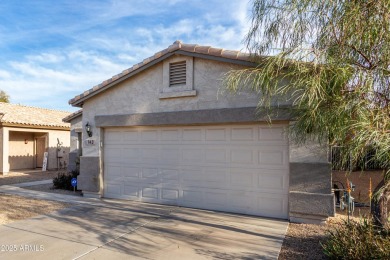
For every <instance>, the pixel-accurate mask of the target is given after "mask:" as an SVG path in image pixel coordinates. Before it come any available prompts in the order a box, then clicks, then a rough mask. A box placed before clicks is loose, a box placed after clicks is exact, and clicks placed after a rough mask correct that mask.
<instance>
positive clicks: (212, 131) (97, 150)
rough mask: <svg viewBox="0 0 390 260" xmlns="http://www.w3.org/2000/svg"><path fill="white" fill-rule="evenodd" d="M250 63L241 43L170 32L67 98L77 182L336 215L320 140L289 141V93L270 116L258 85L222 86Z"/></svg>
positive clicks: (154, 195)
mask: <svg viewBox="0 0 390 260" xmlns="http://www.w3.org/2000/svg"><path fill="white" fill-rule="evenodd" d="M253 66H256V64H254V63H252V62H251V59H250V57H249V55H248V54H245V53H241V52H238V51H229V50H223V49H218V48H213V47H210V46H199V45H193V44H184V43H182V42H180V41H176V42H174V43H173V45H171V46H169V47H168V48H167V49H164V50H162V51H160V52H158V53H156V54H155V55H153V56H151V57H149V58H147V59H145V60H144V61H143V62H141V63H139V64H136V65H134V66H133V67H131V68H129V69H127V70H125V71H123V72H122V73H120V74H118V75H116V76H113V77H112V78H110V79H108V80H106V81H104V82H102V83H101V84H100V85H97V86H95V87H93V88H92V89H90V90H87V91H85V92H84V93H82V94H81V95H78V96H76V97H75V98H73V99H71V100H70V101H69V103H70V104H71V105H73V106H77V107H82V109H83V112H82V127H83V134H82V138H83V142H82V147H83V148H82V149H83V151H82V156H81V158H80V176H79V177H78V188H79V189H81V190H82V191H83V193H84V195H85V196H94V197H101V196H103V197H106V198H119V199H126V200H135V201H142V202H152V203H159V204H170V205H179V206H185V207H194V208H201V209H212V210H220V211H226V212H235V213H243V214H249V215H258V216H266V217H274V218H281V219H290V220H291V221H297V222H321V221H323V220H325V219H326V218H327V217H328V216H332V215H333V214H334V197H333V194H332V192H331V171H330V165H329V163H328V162H327V154H326V149H325V148H324V149H321V147H319V146H318V145H316V144H313V145H310V146H308V147H300V146H297V145H294V144H292V143H291V142H289V140H288V137H287V135H286V134H285V129H286V127H287V126H288V125H289V124H290V117H289V115H288V114H287V113H286V112H285V109H283V106H282V105H288V102H287V101H284V102H283V100H279V105H281V106H280V107H276V108H275V111H274V112H275V116H274V117H273V121H272V122H273V124H272V126H270V125H269V124H268V123H267V120H268V117H267V114H265V113H261V111H260V113H259V114H256V112H255V110H256V106H257V104H258V96H257V95H256V94H254V93H249V92H242V93H240V95H234V94H230V93H226V91H223V90H224V88H223V86H221V79H222V77H223V75H224V73H226V72H228V71H229V70H231V69H240V68H245V67H253ZM68 122H69V120H68ZM70 122H71V121H70ZM86 125H88V126H90V127H91V130H90V131H89V134H90V135H91V137H89V136H88V135H87V132H86Z"/></svg>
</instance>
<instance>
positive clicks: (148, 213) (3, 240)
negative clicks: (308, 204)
mask: <svg viewBox="0 0 390 260" xmlns="http://www.w3.org/2000/svg"><path fill="white" fill-rule="evenodd" d="M287 225H288V223H287V222H286V221H278V220H273V219H266V218H258V217H249V216H242V215H235V214H228V213H220V212H213V211H205V210H196V209H188V208H180V207H173V206H160V205H154V204H147V203H136V202H128V201H126V202H124V201H117V200H107V201H96V202H92V203H89V204H78V205H75V206H73V207H71V208H67V209H64V210H61V211H58V212H55V213H54V214H50V215H45V216H39V217H35V218H31V219H27V220H23V221H18V222H14V223H11V224H7V225H2V226H0V245H1V251H0V258H1V259H25V258H28V259H29V260H31V259H277V257H278V254H279V251H280V248H281V245H282V242H283V239H284V235H285V232H286V229H287Z"/></svg>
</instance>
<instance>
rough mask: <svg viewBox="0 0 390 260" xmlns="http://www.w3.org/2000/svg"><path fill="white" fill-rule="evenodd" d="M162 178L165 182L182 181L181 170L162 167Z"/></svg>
mask: <svg viewBox="0 0 390 260" xmlns="http://www.w3.org/2000/svg"><path fill="white" fill-rule="evenodd" d="M160 172H161V178H162V181H163V182H165V181H166V182H176V183H179V182H180V171H179V170H178V169H164V168H160Z"/></svg>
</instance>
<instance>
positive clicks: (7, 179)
mask: <svg viewBox="0 0 390 260" xmlns="http://www.w3.org/2000/svg"><path fill="white" fill-rule="evenodd" d="M56 176H57V171H46V172H42V171H19V172H10V173H8V174H7V175H0V185H11V184H16V183H22V182H31V181H42V180H50V179H53V178H54V177H56Z"/></svg>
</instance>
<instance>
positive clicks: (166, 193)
mask: <svg viewBox="0 0 390 260" xmlns="http://www.w3.org/2000/svg"><path fill="white" fill-rule="evenodd" d="M179 194H180V190H179V189H168V188H162V189H161V199H163V200H171V201H174V202H176V201H177V200H178V199H179Z"/></svg>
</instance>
